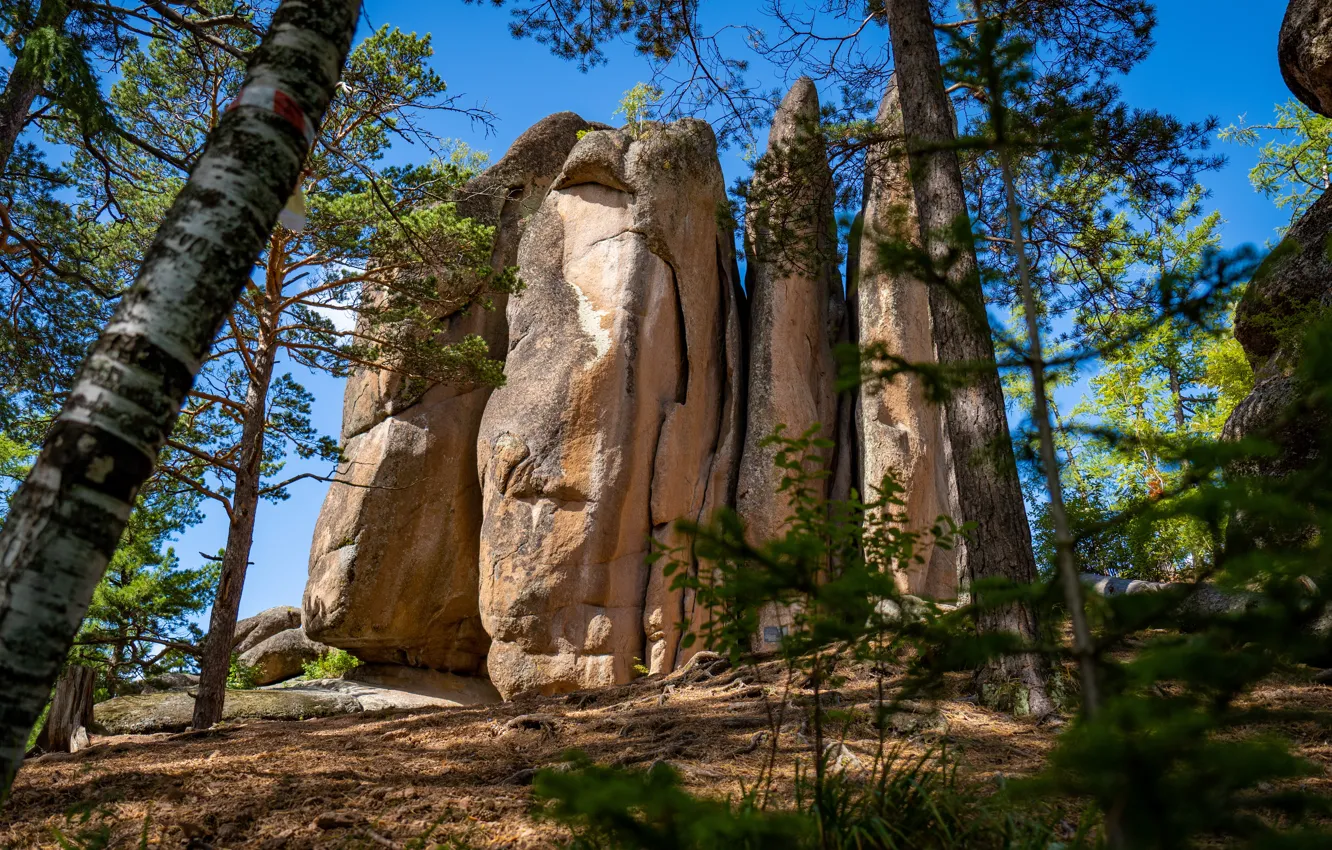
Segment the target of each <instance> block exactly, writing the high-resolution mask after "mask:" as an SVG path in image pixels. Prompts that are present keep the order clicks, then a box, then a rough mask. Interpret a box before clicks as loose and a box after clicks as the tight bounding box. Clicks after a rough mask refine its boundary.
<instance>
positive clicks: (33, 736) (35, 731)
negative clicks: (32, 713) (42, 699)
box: [23, 702, 51, 752]
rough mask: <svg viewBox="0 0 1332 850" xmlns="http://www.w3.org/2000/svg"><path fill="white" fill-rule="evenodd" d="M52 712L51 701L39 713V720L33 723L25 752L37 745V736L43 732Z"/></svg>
mask: <svg viewBox="0 0 1332 850" xmlns="http://www.w3.org/2000/svg"><path fill="white" fill-rule="evenodd" d="M50 713H51V703H49V702H48V703H47V704H46V707H45V708H43V709H42V713H41V714H40V715H38V717H37V722H36V723H34V724H33V725H32V731H31V732H29V733H28V743H27V744H26V745H25V746H24V748H23V751H24V752H28V751H30V750H31V749H32V748H33V747H35V746H37V736H38V735H40V734H42V727H43V726H45V725H46V716H47V715H48V714H50Z"/></svg>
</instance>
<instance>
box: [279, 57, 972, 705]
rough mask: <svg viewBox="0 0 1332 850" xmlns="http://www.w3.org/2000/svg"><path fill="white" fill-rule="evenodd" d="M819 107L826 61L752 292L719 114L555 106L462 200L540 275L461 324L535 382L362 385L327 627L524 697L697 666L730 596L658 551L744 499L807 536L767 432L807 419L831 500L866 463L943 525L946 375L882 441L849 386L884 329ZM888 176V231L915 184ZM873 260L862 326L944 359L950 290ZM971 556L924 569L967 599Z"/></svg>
mask: <svg viewBox="0 0 1332 850" xmlns="http://www.w3.org/2000/svg"><path fill="white" fill-rule="evenodd" d="M818 111H819V107H818V98H817V94H816V93H815V90H814V86H813V84H812V83H810V82H809V81H808V80H803V81H801V82H800V83H798V84H797V85H796V87H795V88H794V89H793V90H792V92H791V93H790V95H789V96H788V97H787V98H786V101H785V102H784V103H783V105H782V108H781V110H780V111H779V112H778V114H777V116H776V120H775V122H774V127H773V132H772V139H771V142H770V149H769V152H768V154H767V156H766V157H765V160H766V162H767V163H768V164H769V167H764V168H761V169H760V174H762V175H764V176H763V177H762V178H761V180H760V186H759V187H758V189H759V190H761V191H759V192H758V193H756V197H761V196H762V195H763V191H766V192H767V194H768V197H771V198H773V199H774V203H773V204H772V205H771V206H770V207H769V209H768V210H767V214H764V215H759V216H758V217H757V218H753V220H752V221H751V226H750V229H749V230H748V233H747V236H748V240H747V241H748V242H749V243H750V249H749V250H750V254H749V269H748V272H749V285H748V287H747V288H746V289H747V293H746V289H742V288H741V287H740V284H739V273H738V268H737V263H736V258H735V255H734V247H733V246H734V242H733V240H734V222H733V220H732V218H731V213H730V208H729V205H728V203H727V197H726V192H725V186H724V183H723V177H722V172H721V167H720V164H719V162H718V159H717V151H716V140H715V138H714V137H713V134H712V130H711V129H710V128H709V126H708V125H707V124H705V123H703V122H701V121H695V120H684V121H679V122H676V123H674V124H668V125H663V124H656V123H651V122H648V123H645V124H643V125H642V126H641V127H635V128H634V130H633V132H630V131H629V130H614V129H610V128H604V127H601V126H599V125H591V124H588V123H587V122H584V121H582V119H580V118H578V117H577V116H575V115H572V114H571V113H560V114H558V115H553V116H551V117H550V118H547V119H545V120H543V121H542V122H540V123H538V124H537V125H536V126H534V127H533V128H532V129H530V130H528V131H527V132H526V133H524V134H523V135H522V136H520V137H519V139H518V140H517V141H516V142H515V143H514V146H513V148H512V149H511V150H510V151H509V153H508V154H507V155H506V156H505V157H504V158H503V159H502V160H500V162H498V163H497V164H496V165H495V166H494V167H493V168H491V169H489V170H487V171H486V172H485V173H484V174H483V175H482V176H481V177H479V178H478V179H477V180H476V181H474V182H473V184H471V185H470V186H469V187H468V188H467V190H465V191H464V192H463V193H462V196H461V197H460V198H459V206H460V208H461V209H462V211H463V212H464V213H466V214H467V215H469V216H471V217H473V218H476V219H479V220H481V221H483V222H485V223H489V224H494V225H496V227H497V231H496V246H495V253H494V261H495V263H496V264H497V266H499V265H506V266H507V265H513V264H515V263H516V264H517V266H518V268H519V275H520V277H521V278H522V280H523V281H524V283H525V290H524V291H523V292H522V293H521V295H519V296H517V297H514V298H510V299H508V303H507V304H506V305H504V309H503V311H502V312H500V311H497V312H495V313H486V312H483V311H479V310H478V311H473V312H472V313H467V314H458V315H455V316H451V317H448V318H447V320H446V326H447V329H446V331H445V334H444V335H445V337H446V338H447V339H454V338H458V337H460V336H461V335H462V334H463V333H479V334H481V335H482V336H484V337H485V338H486V339H487V340H488V341H489V342H490V344H491V356H492V357H496V358H503V359H504V361H505V374H506V380H507V382H506V384H505V386H503V387H501V388H500V389H497V390H495V391H493V392H491V391H489V390H486V389H477V388H472V387H454V386H437V387H433V388H428V389H426V390H425V391H424V393H420V392H419V388H417V394H416V395H412V394H411V392H410V390H411V389H412V388H410V387H407V386H405V385H404V384H403V383H402V382H401V381H400V380H399V379H398V378H397V377H396V376H395V375H394V374H392V372H391V371H388V370H385V371H363V372H361V373H359V374H358V375H357V376H354V377H353V378H352V379H350V380H349V382H348V386H347V394H346V402H345V405H344V410H343V439H344V442H345V453H346V457H347V464H346V465H345V466H344V467H342V468H341V470H340V479H341V481H342V482H345V483H335V484H333V485H332V486H331V487H330V490H329V494H328V497H327V499H326V501H325V503H324V507H323V511H322V512H321V514H320V518H319V522H318V524H317V526H316V530H315V539H314V544H313V547H312V551H311V555H310V579H309V583H308V585H307V587H306V593H305V599H304V611H303V619H304V630H305V632H304V633H305V634H307V635H308V637H309V639H311V640H315V641H320V642H323V643H326V644H328V645H330V646H336V647H341V648H344V649H347V650H349V651H351V652H352V653H353V654H355V655H357V656H358V657H360V658H362V659H365V660H367V661H371V662H377V663H378V664H379V666H383V665H406V666H408V667H413V668H433V669H434V670H437V671H452V672H453V673H461V674H464V675H472V676H476V677H478V678H480V677H482V676H484V677H488V678H489V679H490V680H491V681H492V682H493V683H494V686H495V687H496V688H497V689H498V691H499V694H501V695H502V696H504V697H506V698H507V697H510V696H513V695H515V694H519V693H523V692H531V691H540V692H545V693H553V692H560V691H568V690H573V689H577V688H585V687H594V686H601V685H611V684H618V683H623V682H626V681H628V680H629V679H632V678H634V677H635V676H636V675H638V674H639V671H641V670H643V669H646V670H648V671H649V672H652V673H668V672H670V671H672V670H674V669H677V668H678V667H680V666H681V665H682V664H683V663H684V662H685V661H686V660H687V657H688V655H689V653H688V652H686V651H684V650H682V648H681V637H682V635H681V633H680V629H681V623H682V621H683V620H685V619H686V618H688V619H689V621H690V622H691V623H692V625H693V626H694V627H697V625H698V622H699V619H700V618H702V617H704V616H706V612H702V611H698V610H695V602H694V600H693V599H692V597H691V596H690V595H689V594H687V593H683V592H680V591H676V590H672V589H671V587H670V585H671V581H670V580H668V579H667V578H666V577H665V576H664V575H663V573H662V569H661V565H660V563H659V564H658V565H656V566H650V565H649V563H648V561H649V558H648V554H649V545H650V542H653V541H655V543H656V544H659V545H661V546H664V547H667V548H674V547H679V546H680V545H681V544H682V543H683V542H684V541H683V540H681V539H680V538H679V536H678V533H677V532H676V531H675V530H674V528H673V523H674V522H675V520H677V519H680V518H688V519H693V520H705V519H707V518H708V517H709V516H710V515H711V514H712V513H713V512H714V511H715V510H716V509H718V508H720V507H723V506H727V507H732V508H736V509H738V511H739V512H740V514H741V516H742V518H744V519H745V520H746V522H747V523H748V525H749V528H750V529H751V534H752V536H753V537H754V539H755V540H756V541H761V540H764V539H770V538H773V537H776V536H778V535H780V534H781V533H782V531H783V524H784V520H785V516H786V510H785V508H786V505H785V504H784V503H783V502H782V500H781V498H780V497H778V496H777V493H776V491H777V487H778V482H779V478H778V476H777V475H776V473H775V472H774V470H773V469H772V454H773V452H772V450H771V449H770V448H765V447H762V446H761V445H760V443H761V442H762V439H763V438H764V437H765V436H767V435H768V434H769V433H771V432H772V430H773V429H774V428H775V427H776V426H777V425H778V424H784V425H785V426H786V428H787V433H788V434H792V435H795V434H799V433H800V432H802V431H804V430H805V429H807V428H809V427H811V426H812V425H814V424H815V423H820V424H821V425H822V426H823V433H824V435H825V436H829V437H831V438H833V439H834V441H835V447H834V448H833V449H831V450H828V451H827V452H826V456H824V457H823V458H822V460H823V461H825V462H826V463H827V464H828V465H829V466H830V467H831V470H832V472H833V475H832V477H831V479H830V481H829V483H828V484H827V485H826V486H827V489H828V495H830V496H832V497H837V498H840V497H844V496H845V495H846V494H847V493H848V492H849V491H850V489H851V488H852V487H853V486H857V485H858V484H859V480H860V477H859V472H858V471H857V467H858V465H859V464H860V463H863V464H864V465H865V468H866V469H867V470H870V471H873V472H874V474H875V475H879V474H882V472H881V471H883V470H887V469H893V470H894V471H895V472H896V473H898V474H899V475H903V476H905V477H906V478H907V479H909V484H908V486H909V489H910V490H911V491H912V492H913V493H914V492H915V491H916V490H919V491H920V492H919V494H918V495H916V496H914V497H913V498H914V501H912V502H911V505H912V508H911V510H912V511H913V512H915V511H919V512H920V513H921V516H920V517H918V519H919V521H920V522H921V523H924V524H928V523H929V522H931V521H933V519H934V516H935V514H936V513H937V512H941V511H937V510H936V509H937V507H938V506H939V505H940V504H941V503H942V500H943V496H942V488H944V487H945V485H944V484H942V483H940V482H941V480H943V479H945V478H946V475H944V474H943V473H942V472H941V471H940V470H941V469H943V467H942V465H941V464H942V463H943V461H942V459H941V458H942V457H943V454H941V453H940V451H939V448H940V447H939V445H937V444H936V443H935V442H934V440H935V439H936V438H935V436H934V430H933V429H937V428H938V420H937V416H936V414H935V413H933V412H929V411H919V410H915V409H914V406H916V405H919V404H921V403H922V402H921V401H920V393H919V391H918V389H917V388H913V387H911V386H908V387H906V388H904V389H901V390H900V391H897V393H896V395H893V396H892V397H891V398H889V399H887V400H886V401H883V404H882V405H880V407H882V408H883V410H884V411H887V412H882V413H881V412H880V409H879V407H875V406H874V405H878V404H879V402H880V399H879V398H878V396H874V395H873V394H872V393H870V394H866V396H865V398H863V399H861V405H862V408H863V409H864V410H867V411H870V414H871V415H870V416H868V417H866V416H862V418H861V421H862V422H865V421H869V422H872V423H876V424H874V425H873V428H876V429H879V431H884V432H885V433H887V432H888V431H891V432H892V434H896V435H899V436H900V435H901V434H906V437H905V438H904V439H905V442H904V441H903V439H896V438H895V441H893V440H888V439H886V438H884V436H883V435H882V434H880V433H878V431H876V432H875V434H876V435H872V438H871V439H870V440H869V441H868V442H865V443H864V445H865V448H864V450H863V451H860V450H858V449H857V446H858V445H859V444H860V443H861V441H862V436H861V435H860V434H859V433H858V431H857V428H856V427H855V422H856V419H855V417H854V415H853V408H854V404H855V398H854V395H853V394H850V393H844V394H842V396H841V397H839V396H838V395H837V394H836V392H835V379H836V374H835V372H836V369H835V365H834V357H833V351H834V349H835V347H836V346H837V345H838V344H839V343H841V342H845V341H848V340H852V339H854V337H855V335H856V332H857V328H856V326H855V325H856V321H855V319H854V317H851V316H848V308H847V304H846V300H845V295H844V290H843V287H842V283H841V279H840V275H839V273H838V262H837V256H836V239H835V230H834V222H833V217H832V213H833V208H832V197H833V196H832V185H831V175H830V173H829V170H828V164H827V160H826V152H825V151H824V149H823V144H822V140H821V137H820V135H819V134H818V133H817V132H814V127H815V125H816V122H817V120H818ZM793 151H794V152H798V156H800V157H804V158H805V159H806V160H807V161H806V163H805V165H803V166H800V167H792V163H793V162H795V160H793V159H791V158H790V157H789V154H790V153H791V152H793ZM875 179H876V180H878V179H879V178H875ZM885 179H887V178H885ZM763 180H766V181H767V183H766V185H764V184H763V182H762V181H763ZM899 182H900V181H899ZM875 187H879V183H875V184H874V186H873V187H871V188H870V189H869V194H868V195H867V197H872V198H874V199H876V200H875V203H876V204H877V206H875V207H874V208H873V210H871V215H870V216H869V218H870V219H872V221H873V227H874V228H875V229H876V230H875V232H878V231H879V230H885V229H887V228H888V227H889V225H888V224H887V223H886V221H887V219H886V218H885V216H887V215H888V213H887V212H886V211H885V212H883V213H882V215H881V214H880V212H878V211H877V210H879V209H880V207H883V208H884V209H885V210H886V208H887V207H888V206H893V205H895V204H896V203H897V198H896V196H895V195H894V192H896V191H897V190H896V189H894V188H893V186H892V185H890V184H883V186H882V187H880V188H875ZM756 212H757V211H756ZM881 218H883V219H884V220H883V221H880V219H881ZM802 246H803V247H802ZM806 249H809V250H806ZM860 266H861V269H860V271H861V272H862V277H863V278H864V279H865V280H866V281H868V283H867V287H868V289H867V291H868V293H869V294H868V295H867V296H865V297H866V298H867V299H869V300H866V301H864V302H863V305H862V307H863V312H864V314H865V315H863V316H862V317H861V319H860V325H859V326H860V329H863V330H864V331H865V332H866V333H869V334H871V335H877V336H876V337H875V338H876V339H882V340H883V341H885V343H886V344H891V345H894V346H897V347H898V348H900V349H901V351H902V353H903V354H904V356H910V357H916V356H920V357H921V359H928V358H929V357H930V355H931V353H932V345H933V343H932V338H931V334H930V330H929V326H928V314H927V313H923V312H922V311H923V310H924V307H923V296H922V297H917V295H916V293H914V291H913V289H912V287H911V285H909V283H908V282H900V281H892V280H887V279H882V278H880V277H876V276H875V274H876V272H875V270H874V265H873V263H872V262H871V261H870V260H869V259H868V258H866V259H863V260H862V261H861V263H860ZM751 309H752V313H753V316H752V321H751V320H750V310H751ZM866 427H867V428H868V427H870V426H866ZM894 429H895V430H894ZM913 435H914V436H913ZM904 446H905V448H904ZM941 476H942V477H941ZM915 519H917V517H915V514H914V513H913V520H915ZM683 551H684V552H685V554H684V555H683V556H682V557H684V558H685V559H686V560H687V559H688V557H689V555H688V554H687V549H685V550H683ZM684 567H685V568H686V569H696V568H697V564H694V563H686V564H685V565H684ZM949 569H950V567H949V565H948V562H947V560H946V559H944V558H933V559H930V560H929V563H928V569H927V570H926V572H925V573H923V575H926V576H927V577H926V578H919V577H917V578H913V579H911V582H909V583H908V585H907V586H908V587H909V589H911V590H913V591H914V592H938V593H941V594H943V595H947V594H948V593H949V592H951V590H952V588H953V587H954V584H953V583H952V582H951V581H949V576H948V575H947V573H948V570H949ZM773 615H774V617H773V622H774V624H779V620H780V616H779V615H780V612H773ZM279 633H281V632H279ZM758 637H761V635H760V636H758ZM269 639H270V640H271V639H272V638H271V637H270V638H269ZM384 669H396V670H403V669H405V668H404V667H401V666H399V667H385V668H384Z"/></svg>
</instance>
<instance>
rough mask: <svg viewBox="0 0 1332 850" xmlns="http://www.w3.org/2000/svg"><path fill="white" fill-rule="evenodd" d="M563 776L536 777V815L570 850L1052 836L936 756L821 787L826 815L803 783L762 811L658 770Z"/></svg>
mask: <svg viewBox="0 0 1332 850" xmlns="http://www.w3.org/2000/svg"><path fill="white" fill-rule="evenodd" d="M565 767H566V769H564V770H546V771H542V772H541V773H539V774H538V775H537V778H536V781H535V784H534V796H535V797H536V800H537V802H538V804H539V805H541V806H542V808H540V809H538V813H539V815H540V816H542V817H545V818H548V819H550V820H554V821H556V822H558V823H561V824H564V825H565V826H568V827H569V828H570V829H571V830H572V831H573V833H574V841H573V843H572V845H571V846H572V847H574V848H586V850H600V848H607V849H608V850H610V848H624V850H638V848H653V850H677V849H678V850H693V849H694V848H697V850H705V848H713V847H735V848H767V847H784V848H792V850H804V848H809V850H814V848H819V850H853V849H854V850H962V848H969V850H1000V848H1003V850H1028V848H1029V850H1047V849H1048V848H1050V847H1054V846H1057V845H1056V844H1054V843H1052V842H1053V841H1054V835H1053V833H1052V831H1051V829H1050V828H1049V827H1048V826H1046V825H1044V824H1043V823H1042V822H1041V820H1040V819H1039V818H1036V817H1033V816H1032V814H1030V813H1028V812H1026V811H1024V810H1022V809H1020V808H1018V807H1017V806H1015V805H1014V804H1013V803H1012V801H1002V802H1001V801H999V800H996V799H993V798H992V796H991V795H989V794H985V793H978V792H977V789H974V788H969V787H966V786H965V785H963V784H962V783H961V782H960V781H959V780H958V777H957V773H956V771H955V769H953V768H952V767H951V765H949V764H948V763H947V762H946V761H945V759H944V758H943V757H942V756H940V755H937V754H933V753H927V754H926V755H923V756H919V757H905V756H897V755H889V756H887V757H886V758H884V759H883V760H882V764H881V765H878V766H876V767H875V768H874V769H873V771H872V774H871V775H869V776H866V777H861V778H856V779H850V778H846V777H845V776H843V775H838V776H835V777H833V778H831V779H830V780H829V783H828V788H827V790H826V791H825V795H824V796H825V797H826V798H827V800H828V803H829V805H828V807H827V811H828V813H829V816H828V817H825V818H823V819H820V818H819V816H818V814H817V812H816V811H815V810H814V809H813V808H812V807H811V806H810V805H808V803H809V798H808V794H809V792H810V787H809V785H808V777H807V776H806V777H804V778H799V779H797V787H796V797H797V801H796V805H795V806H794V808H792V809H774V808H770V807H764V806H763V805H762V804H761V803H760V796H759V795H758V794H755V793H748V794H745V795H744V796H742V797H741V799H739V800H712V799H706V798H698V797H694V796H692V795H690V794H689V793H688V792H686V791H685V790H684V789H683V788H681V787H680V781H679V776H678V775H677V774H676V772H675V770H673V769H672V768H671V767H670V766H669V765H667V764H665V763H657V764H654V765H653V766H652V767H651V768H649V769H648V770H646V771H637V770H625V769H622V768H612V767H603V766H600V765H595V764H591V763H590V762H588V761H587V759H586V757H584V756H582V755H581V754H578V753H574V754H572V755H571V756H570V760H569V762H568V764H567V765H566V766H565Z"/></svg>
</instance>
